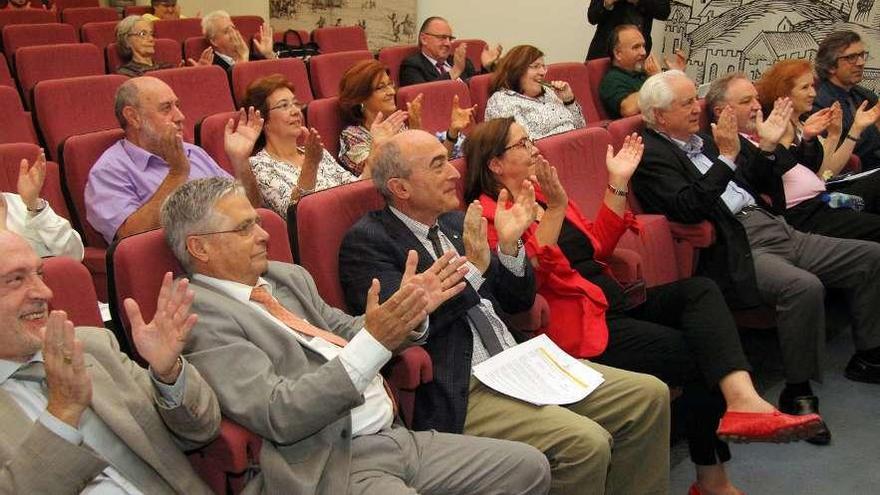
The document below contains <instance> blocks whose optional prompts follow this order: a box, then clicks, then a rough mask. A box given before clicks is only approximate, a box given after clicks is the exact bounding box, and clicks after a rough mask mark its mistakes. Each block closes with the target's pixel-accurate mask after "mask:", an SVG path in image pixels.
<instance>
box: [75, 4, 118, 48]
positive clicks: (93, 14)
mask: <svg viewBox="0 0 880 495" xmlns="http://www.w3.org/2000/svg"><path fill="white" fill-rule="evenodd" d="M118 20H119V13H118V12H116V9H111V8H110V7H75V8H70V9H64V11H63V12H61V22H63V23H65V24H70V25H71V26H73V28H74V29H76V32H77V33H80V28H81V27H82V26H83V24H85V23H87V22H108V21H118ZM80 39H82V38H80ZM83 41H85V40H83Z"/></svg>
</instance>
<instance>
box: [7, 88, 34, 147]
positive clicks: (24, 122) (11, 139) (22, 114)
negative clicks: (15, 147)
mask: <svg viewBox="0 0 880 495" xmlns="http://www.w3.org/2000/svg"><path fill="white" fill-rule="evenodd" d="M0 115H2V116H3V125H0V143H33V144H38V143H39V140H38V139H37V133H36V130H35V129H34V121H33V119H32V118H31V113H30V112H26V111H25V109H24V107H23V106H22V104H21V98H20V97H19V95H18V90H16V89H15V87H10V86H0Z"/></svg>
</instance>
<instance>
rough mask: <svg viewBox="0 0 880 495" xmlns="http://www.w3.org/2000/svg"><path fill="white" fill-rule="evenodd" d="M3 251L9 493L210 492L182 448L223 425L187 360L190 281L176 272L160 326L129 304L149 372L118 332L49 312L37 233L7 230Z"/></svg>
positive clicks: (0, 391) (3, 448)
mask: <svg viewBox="0 0 880 495" xmlns="http://www.w3.org/2000/svg"><path fill="white" fill-rule="evenodd" d="M0 252H2V253H3V256H2V257H0V493H22V494H25V493H28V494H31V493H33V494H37V493H40V494H42V493H79V492H81V491H83V490H88V491H89V492H90V493H102V494H142V493H143V494H169V495H170V494H175V493H187V494H205V495H208V494H210V493H211V491H210V489H209V488H208V487H207V486H206V485H205V484H204V483H203V482H202V481H201V480H200V479H199V477H198V476H197V475H196V474H195V472H193V470H192V468H191V467H190V465H189V462H188V461H187V460H186V457H185V456H184V455H183V453H182V452H181V449H186V448H194V447H196V446H198V445H201V444H204V443H206V442H208V441H209V440H211V439H212V438H213V437H214V436H216V435H217V432H218V431H219V428H220V409H219V407H218V406H217V399H216V397H215V396H214V394H213V393H212V392H211V389H210V388H209V387H208V386H207V385H206V384H205V382H204V381H203V380H202V378H201V377H200V376H199V373H198V372H197V371H196V370H195V368H193V367H192V366H191V365H189V364H187V362H186V361H184V360H183V359H182V358H181V357H180V351H181V349H182V348H183V342H184V341H185V340H186V336H187V334H188V333H189V331H190V329H191V328H192V326H193V324H194V323H195V319H196V318H195V316H190V315H189V312H188V307H189V304H190V302H191V301H192V297H193V294H192V292H191V291H188V290H187V282H186V281H185V280H182V281H180V282H178V283H177V284H175V285H174V286H173V287H172V281H171V274H170V273H169V274H167V275H166V278H165V280H164V283H163V287H162V292H161V293H160V295H159V303H158V304H157V308H159V309H158V311H157V312H156V316H155V318H154V319H153V321H152V322H150V323H149V324H146V323H144V321H143V319H142V318H141V314H140V311H139V309H138V306H137V304H136V303H135V302H134V301H132V300H127V301H126V302H125V306H126V310H127V311H128V315H129V319H130V320H131V322H132V338H133V339H134V343H135V346H136V347H137V350H138V352H139V353H140V355H141V356H143V357H144V359H146V361H147V362H148V363H150V371H147V370H144V369H143V368H141V367H139V366H138V365H137V364H135V363H133V362H132V361H131V360H129V359H128V357H126V356H125V354H122V353H121V352H119V346H118V344H117V342H116V340H115V339H114V338H113V335H112V334H111V333H110V332H108V331H107V330H105V329H103V328H77V329H75V330H74V328H73V324H72V323H71V322H70V321H68V320H67V315H66V314H65V313H64V312H63V311H52V313H51V314H49V311H48V303H49V300H50V299H51V297H52V291H51V290H50V289H49V288H48V287H47V286H46V285H45V284H44V283H43V280H42V260H41V259H40V258H39V257H38V256H37V255H36V253H35V252H34V250H33V249H32V248H31V247H30V246H29V245H28V243H27V241H25V240H24V239H23V238H22V237H20V236H18V235H17V234H13V233H11V232H9V231H0ZM169 430H170V431H169Z"/></svg>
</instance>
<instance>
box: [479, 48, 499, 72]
mask: <svg viewBox="0 0 880 495" xmlns="http://www.w3.org/2000/svg"><path fill="white" fill-rule="evenodd" d="M499 58H501V44H497V45H495V47H494V48H489V44H488V43H487V44H486V45H484V46H483V51H482V52H480V63H481V64H483V67H492V64H494V63H495V62H497V61H498V59H499Z"/></svg>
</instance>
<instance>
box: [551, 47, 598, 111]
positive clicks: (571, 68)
mask: <svg viewBox="0 0 880 495" xmlns="http://www.w3.org/2000/svg"><path fill="white" fill-rule="evenodd" d="M544 80H546V81H565V82H567V83H568V84H569V85H570V86H571V91H572V92H573V93H574V97H575V99H576V100H577V102H578V103H579V104H580V105H581V111H582V112H583V114H584V118H585V119H586V121H587V123H591V122H599V121H602V120H603V119H602V118H601V117H600V116H599V111H598V110H596V103H595V101H594V99H593V92H592V90H591V89H590V80H589V77H588V72H587V66H586V65H585V64H583V63H581V62H562V63H558V64H550V65H548V66H547V74H546V75H545V76H544Z"/></svg>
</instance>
